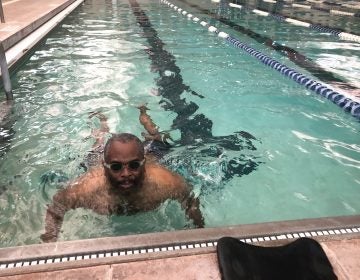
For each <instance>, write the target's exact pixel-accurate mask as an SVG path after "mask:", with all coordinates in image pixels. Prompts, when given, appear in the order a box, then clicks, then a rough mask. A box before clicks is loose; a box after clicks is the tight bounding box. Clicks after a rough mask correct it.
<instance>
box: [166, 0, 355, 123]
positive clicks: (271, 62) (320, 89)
mask: <svg viewBox="0 0 360 280" xmlns="http://www.w3.org/2000/svg"><path fill="white" fill-rule="evenodd" d="M161 2H162V3H165V4H167V5H168V6H169V7H170V8H173V9H174V10H176V11H178V12H179V13H181V14H182V15H183V16H187V17H188V18H189V19H192V20H193V21H194V22H195V23H200V25H202V26H203V27H205V28H207V29H208V30H209V31H210V32H214V33H216V34H217V35H218V36H219V37H221V38H223V39H225V40H226V41H227V42H228V43H230V44H231V45H233V46H234V47H236V48H239V49H242V50H244V51H245V52H247V53H248V54H250V55H251V56H253V57H255V58H257V59H258V60H260V61H261V62H262V63H264V64H265V65H267V66H269V67H271V68H272V69H274V70H276V71H278V72H280V73H281V74H282V75H284V76H286V77H288V78H290V79H292V80H294V81H295V82H297V83H298V84H300V85H303V86H305V87H306V88H307V89H309V90H311V91H313V92H315V93H316V94H319V95H321V96H323V97H326V98H327V99H329V100H331V101H332V102H333V103H335V104H336V105H338V106H339V107H340V108H342V109H343V110H344V111H345V112H348V113H350V114H351V115H352V116H354V117H355V118H357V119H360V103H359V102H356V101H354V100H352V99H351V98H350V97H346V96H344V95H343V94H341V93H339V92H336V91H334V90H332V89H330V88H328V87H327V86H325V85H323V84H322V83H320V82H317V81H315V80H312V79H310V78H308V77H307V76H305V75H303V74H301V73H299V72H297V71H296V70H294V69H292V68H289V67H287V66H286V65H284V64H282V63H280V62H278V61H276V60H275V59H272V58H271V57H269V56H267V55H265V54H263V53H261V52H260V51H257V50H255V49H254V48H252V47H249V46H248V45H246V44H245V43H242V42H241V41H239V40H238V39H237V38H235V37H232V36H230V35H229V34H227V33H225V32H222V31H219V30H218V29H217V28H216V27H214V26H211V25H210V24H208V23H207V22H205V21H203V20H200V19H199V18H198V17H194V16H193V15H192V14H190V13H188V12H187V11H185V10H183V9H181V8H179V7H177V6H175V5H174V4H172V3H170V2H168V1H167V0H161Z"/></svg>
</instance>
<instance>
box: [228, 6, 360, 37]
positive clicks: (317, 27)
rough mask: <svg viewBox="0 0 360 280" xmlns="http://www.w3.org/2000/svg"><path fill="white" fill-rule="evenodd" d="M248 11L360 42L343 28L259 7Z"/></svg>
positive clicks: (239, 7)
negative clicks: (305, 20)
mask: <svg viewBox="0 0 360 280" xmlns="http://www.w3.org/2000/svg"><path fill="white" fill-rule="evenodd" d="M229 6H230V7H232V8H237V9H242V8H244V7H243V6H242V5H239V4H234V3H229ZM245 9H246V10H248V11H251V12H253V13H255V14H257V15H259V16H270V17H272V18H273V19H275V20H277V21H280V22H287V23H289V24H292V25H296V26H301V27H307V28H310V29H314V30H316V31H319V32H324V33H330V34H331V35H334V36H337V37H339V38H340V39H342V40H348V41H353V42H357V43H360V36H358V35H355V34H351V33H347V32H343V31H341V30H337V29H334V28H331V27H327V26H323V25H319V24H312V23H308V22H304V21H300V20H297V19H293V18H288V17H284V16H282V15H279V14H272V13H269V12H266V11H263V10H259V9H248V8H245Z"/></svg>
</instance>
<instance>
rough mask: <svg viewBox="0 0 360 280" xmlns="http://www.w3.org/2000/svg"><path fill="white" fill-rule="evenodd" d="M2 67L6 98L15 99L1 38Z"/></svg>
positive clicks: (0, 57)
mask: <svg viewBox="0 0 360 280" xmlns="http://www.w3.org/2000/svg"><path fill="white" fill-rule="evenodd" d="M0 1H1V0H0ZM0 67H1V77H2V80H3V84H4V90H5V94H6V99H7V100H13V99H14V96H13V94H12V87H11V80H10V74H9V68H8V64H7V61H6V55H5V49H4V46H3V43H2V41H1V40H0Z"/></svg>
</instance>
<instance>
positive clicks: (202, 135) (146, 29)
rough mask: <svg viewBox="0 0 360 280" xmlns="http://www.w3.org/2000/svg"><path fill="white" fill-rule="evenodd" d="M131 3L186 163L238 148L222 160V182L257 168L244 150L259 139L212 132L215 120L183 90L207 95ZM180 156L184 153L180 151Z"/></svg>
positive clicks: (163, 103) (253, 157)
mask: <svg viewBox="0 0 360 280" xmlns="http://www.w3.org/2000/svg"><path fill="white" fill-rule="evenodd" d="M129 3H130V6H131V8H132V11H133V14H134V16H135V17H136V20H137V23H138V24H139V26H140V27H141V28H142V35H143V36H144V37H145V38H146V40H147V43H148V44H149V46H148V49H147V51H146V52H147V54H148V55H149V59H150V60H151V70H152V71H154V72H156V73H158V74H159V77H158V78H157V79H156V85H157V86H158V92H159V95H160V96H162V97H163V99H162V100H161V101H160V104H161V106H162V107H163V108H164V109H165V110H167V111H172V112H175V113H176V114H177V116H176V118H175V119H174V121H173V124H172V128H173V129H178V130H179V131H180V133H181V137H180V139H179V140H176V141H175V144H176V146H179V147H185V146H186V147H187V152H189V153H190V154H191V156H190V157H189V161H188V162H186V151H184V152H185V153H184V152H182V153H181V157H182V163H183V164H184V165H186V166H188V167H189V168H190V169H191V166H193V165H192V164H191V162H194V159H195V157H198V158H202V157H208V158H219V157H220V156H221V155H223V154H224V152H225V153H226V152H227V153H229V152H237V153H235V154H236V155H235V156H233V157H231V158H230V159H227V160H226V161H222V163H221V165H220V166H221V171H222V175H221V180H222V182H224V181H228V180H230V179H231V178H233V177H234V176H242V175H247V174H249V173H251V172H252V171H254V170H255V169H256V168H257V166H258V165H259V164H260V163H261V162H260V161H259V160H258V159H257V157H255V156H250V157H249V156H245V155H243V154H242V153H241V152H242V151H244V150H249V151H254V150H256V147H255V145H254V144H253V142H254V141H257V139H256V138H255V137H254V136H252V135H251V134H250V133H248V132H244V131H240V132H237V133H234V134H232V135H227V136H214V135H213V134H212V126H213V122H212V120H211V119H209V118H208V117H206V116H205V115H204V114H196V111H197V110H198V108H199V106H198V105H197V104H196V103H195V102H192V101H190V102H187V101H186V99H185V98H181V94H182V93H183V92H188V93H190V94H193V95H195V96H197V97H198V98H204V96H203V95H201V94H199V93H197V92H195V91H194V90H192V89H191V88H190V87H189V86H187V85H185V84H184V82H183V79H182V76H181V74H180V68H179V67H178V66H177V65H176V59H175V57H174V56H173V55H172V54H170V53H169V52H168V51H166V50H165V49H164V46H165V43H164V42H163V41H162V40H161V39H160V38H159V37H158V34H157V32H156V30H155V29H154V28H153V27H152V24H151V22H150V20H149V18H148V17H147V15H146V13H145V12H144V11H143V10H142V9H141V7H140V6H139V4H138V3H137V1H136V0H129ZM257 142H258V141H257ZM239 152H240V153H239ZM232 154H233V153H232ZM178 157H180V156H179V155H178ZM163 160H164V161H165V162H166V163H167V164H168V165H171V161H173V162H174V161H178V160H179V158H173V157H171V156H170V157H166V158H164V159H163ZM189 168H188V169H189ZM192 171H194V170H192ZM192 171H190V173H192ZM180 173H181V172H180ZM185 173H186V172H185ZM183 175H185V174H183Z"/></svg>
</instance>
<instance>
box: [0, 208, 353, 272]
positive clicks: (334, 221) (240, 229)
mask: <svg viewBox="0 0 360 280" xmlns="http://www.w3.org/2000/svg"><path fill="white" fill-rule="evenodd" d="M223 236H232V237H236V238H239V239H240V240H242V241H244V242H247V243H252V244H258V245H265V246H274V245H281V244H285V243H287V242H290V241H292V240H294V239H296V238H299V237H310V238H313V239H316V240H318V241H319V242H321V241H327V240H345V239H360V215H357V216H344V217H329V218H319V219H304V220H294V221H281V222H272V223H262V224H250V225H239V226H230V227H221V228H205V229H192V230H181V231H172V232H160V233H146V234H139V235H129V236H120V237H106V238H97V239H88V240H78V241H65V242H57V243H48V244H39V245H28V246H19V247H11V248H3V249H0V277H2V276H10V275H17V274H27V273H34V272H48V271H56V270H64V269H70V268H71V269H73V268H82V267H89V266H99V265H106V264H107V265H109V264H116V263H128V262H134V261H143V260H153V259H163V258H169V257H179V256H189V255H198V254H208V253H214V252H215V251H216V244H217V240H218V239H219V238H220V237H223Z"/></svg>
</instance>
